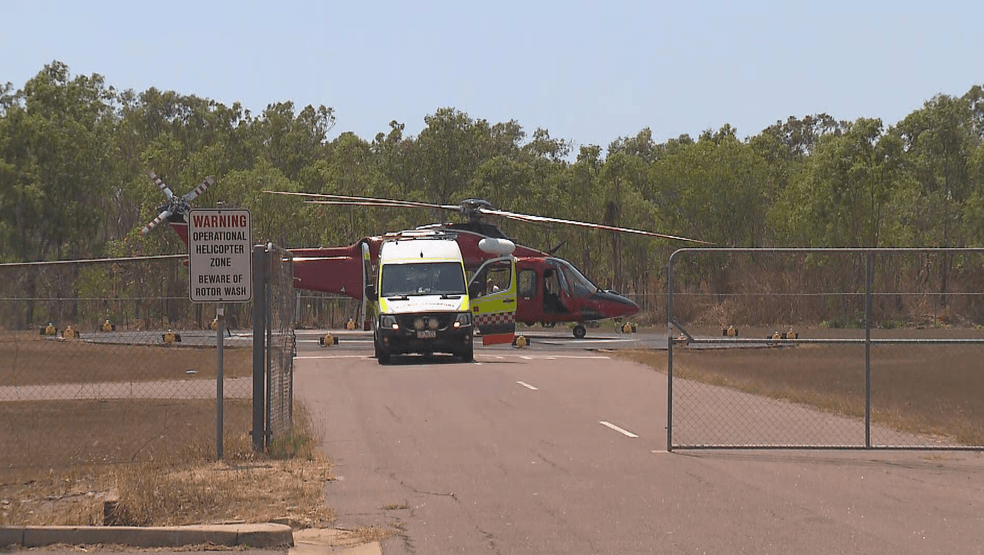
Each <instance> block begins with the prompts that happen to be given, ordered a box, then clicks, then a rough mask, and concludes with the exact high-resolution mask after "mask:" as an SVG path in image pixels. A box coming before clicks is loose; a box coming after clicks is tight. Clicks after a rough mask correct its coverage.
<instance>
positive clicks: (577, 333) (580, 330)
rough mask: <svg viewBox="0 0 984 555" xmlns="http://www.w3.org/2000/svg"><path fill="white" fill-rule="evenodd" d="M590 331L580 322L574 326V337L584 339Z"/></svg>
mask: <svg viewBox="0 0 984 555" xmlns="http://www.w3.org/2000/svg"><path fill="white" fill-rule="evenodd" d="M587 333H588V330H587V329H585V327H584V326H582V325H581V324H578V325H576V326H574V337H576V338H578V339H584V336H585V335H586V334H587Z"/></svg>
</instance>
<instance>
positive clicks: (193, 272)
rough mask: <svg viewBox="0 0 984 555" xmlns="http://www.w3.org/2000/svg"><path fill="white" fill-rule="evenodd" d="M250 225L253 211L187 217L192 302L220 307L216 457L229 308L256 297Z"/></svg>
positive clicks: (195, 212)
mask: <svg viewBox="0 0 984 555" xmlns="http://www.w3.org/2000/svg"><path fill="white" fill-rule="evenodd" d="M251 229H252V222H251V221H250V215H249V210H242V209H224V208H216V209H196V210H191V211H190V213H189V214H188V280H189V284H188V285H189V288H188V292H189V295H190V297H191V302H194V303H217V304H218V307H217V309H216V320H217V322H216V323H217V324H218V325H217V328H216V338H215V341H216V347H217V348H218V357H217V361H216V363H217V366H218V371H217V373H216V382H215V394H216V409H215V410H216V419H215V421H216V432H215V435H216V442H215V450H216V457H217V458H218V459H221V458H222V427H223V416H222V415H223V397H224V392H223V383H222V380H223V375H222V374H223V372H222V364H223V360H222V358H223V357H222V355H223V352H222V351H223V333H225V303H236V302H243V303H244V302H247V301H249V300H250V299H251V298H252V296H253V274H252V270H253V265H252V261H251V260H250V257H251V255H252V246H251V243H252V233H251Z"/></svg>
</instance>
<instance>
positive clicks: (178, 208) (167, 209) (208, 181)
mask: <svg viewBox="0 0 984 555" xmlns="http://www.w3.org/2000/svg"><path fill="white" fill-rule="evenodd" d="M148 176H150V180H151V181H153V182H154V184H155V185H157V187H158V188H159V189H160V190H161V192H163V193H164V196H165V197H166V198H167V205H165V206H162V207H161V208H162V210H161V213H160V214H158V215H157V217H156V218H154V219H153V220H151V221H150V223H148V224H147V225H145V226H144V227H143V229H142V230H141V233H143V234H144V235H146V234H148V233H150V230H152V229H154V228H155V227H157V226H158V225H159V224H160V223H161V222H163V221H164V220H166V219H168V218H171V217H172V216H175V215H176V216H181V217H185V216H187V215H188V211H189V210H191V204H190V203H191V201H193V200H195V199H196V198H198V196H199V195H201V194H202V193H204V192H205V191H206V190H208V188H209V187H211V186H212V185H214V184H215V179H214V178H212V177H211V176H210V177H206V178H205V181H202V182H201V183H199V184H198V186H197V187H195V188H194V189H192V190H191V191H189V192H188V193H187V194H185V195H184V196H182V197H179V196H177V195H175V194H174V193H173V192H171V189H170V188H169V187H168V186H167V184H165V183H164V181H163V180H162V179H161V178H160V177H158V175H157V174H156V173H154V172H150V173H148Z"/></svg>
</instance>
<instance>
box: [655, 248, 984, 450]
mask: <svg viewBox="0 0 984 555" xmlns="http://www.w3.org/2000/svg"><path fill="white" fill-rule="evenodd" d="M693 252H700V253H709V252H710V253H749V254H757V253H820V254H822V253H847V254H858V255H860V254H864V255H865V275H864V339H797V340H796V342H797V343H827V344H831V343H841V344H845V343H850V344H862V343H863V344H864V445H857V446H853V445H843V446H824V445H795V446H785V445H768V446H764V445H755V446H741V445H727V446H725V445H676V446H674V445H673V344H674V343H676V341H674V339H673V328H674V327H675V328H676V329H678V330H679V331H680V333H681V334H682V335H683V337H684V340H683V341H682V342H685V343H686V344H688V345H690V344H705V345H707V344H721V343H728V344H735V343H755V344H760V343H762V340H761V339H750V338H738V337H728V338H696V337H693V336H691V335H690V333H689V332H688V331H687V330H686V328H684V326H683V324H681V323H680V322H678V321H677V320H676V318H675V317H674V316H673V262H674V259H675V258H676V257H677V255H678V254H679V255H681V256H683V255H686V254H687V253H693ZM878 253H977V254H984V248H981V247H962V248H805V247H796V248H740V247H735V248H726V247H710V248H684V249H677V250H676V251H674V252H673V254H671V255H670V259H669V261H668V262H667V270H666V292H667V302H666V327H667V335H666V380H667V384H666V399H667V401H666V405H667V406H666V451H667V452H672V451H673V449H674V447H676V448H679V449H824V450H835V449H837V450H841V449H844V450H851V449H865V450H878V449H883V450H900V451H980V450H981V446H979V445H978V446H964V445H953V446H913V447H907V446H892V445H872V444H871V345H872V344H886V343H896V344H899V343H910V344H920V343H922V344H925V343H932V344H981V345H984V339H872V338H871V298H872V291H871V280H872V268H873V264H874V258H875V255H876V254H878Z"/></svg>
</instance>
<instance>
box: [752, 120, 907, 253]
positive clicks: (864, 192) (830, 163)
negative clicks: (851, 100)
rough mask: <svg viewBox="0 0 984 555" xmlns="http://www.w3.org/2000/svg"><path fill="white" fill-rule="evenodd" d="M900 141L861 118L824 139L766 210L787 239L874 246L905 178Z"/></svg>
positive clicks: (879, 241) (818, 244) (878, 123)
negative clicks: (903, 176)
mask: <svg viewBox="0 0 984 555" xmlns="http://www.w3.org/2000/svg"><path fill="white" fill-rule="evenodd" d="M900 146H901V145H900V144H899V142H898V140H897V139H896V138H895V137H894V136H893V135H891V134H889V135H883V128H882V123H881V120H879V119H867V118H859V119H858V120H856V121H854V122H851V123H850V124H849V125H848V126H847V129H846V130H845V131H844V133H843V134H842V135H836V136H835V135H830V136H826V137H824V138H823V139H822V140H821V141H820V142H819V144H818V145H817V147H816V149H815V151H814V152H813V154H812V155H811V156H810V157H809V158H808V159H807V161H806V163H805V165H804V167H803V171H802V172H800V173H799V174H797V175H796V176H794V179H793V180H792V182H791V183H790V185H789V187H788V188H787V189H786V190H785V191H784V194H783V195H781V197H780V199H779V200H778V201H777V202H776V203H775V205H774V206H773V208H772V210H771V212H770V221H771V222H772V224H773V225H774V227H775V228H776V229H777V230H778V231H779V233H780V238H781V239H782V240H785V241H787V242H790V241H793V240H797V241H799V242H804V243H806V245H807V246H813V247H878V246H880V245H881V244H882V241H883V239H884V237H883V235H884V232H885V231H886V229H887V227H886V225H887V224H888V225H889V226H890V225H892V224H893V221H895V220H896V218H890V217H889V216H897V214H894V213H892V212H890V211H889V210H890V209H891V202H892V201H893V200H894V198H895V195H896V193H897V192H898V190H899V188H900V187H901V186H902V185H903V183H904V181H903V180H902V179H901V177H902V176H901V172H900V167H899V163H898V162H899V160H898V154H899V151H900Z"/></svg>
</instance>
